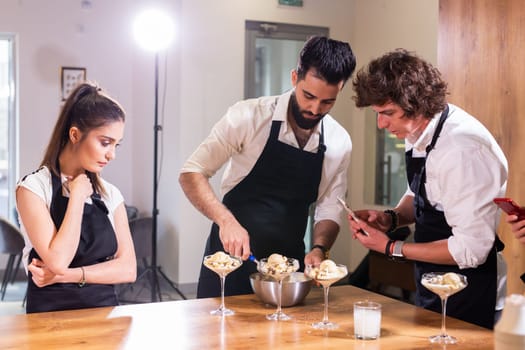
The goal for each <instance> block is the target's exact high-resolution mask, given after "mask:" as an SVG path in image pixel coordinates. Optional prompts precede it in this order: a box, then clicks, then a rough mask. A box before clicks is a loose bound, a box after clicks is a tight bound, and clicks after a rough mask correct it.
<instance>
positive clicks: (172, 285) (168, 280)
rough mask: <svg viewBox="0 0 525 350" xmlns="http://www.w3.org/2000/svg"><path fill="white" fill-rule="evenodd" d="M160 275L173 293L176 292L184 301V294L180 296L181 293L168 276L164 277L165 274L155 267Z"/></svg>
mask: <svg viewBox="0 0 525 350" xmlns="http://www.w3.org/2000/svg"><path fill="white" fill-rule="evenodd" d="M157 269H158V271H159V273H160V275H161V276H162V278H164V279H165V280H166V282H168V284H169V285H170V286H171V288H173V290H174V291H176V292H177V293H178V294H179V295H180V296H181V297H182V299H184V300H186V296H185V295H184V294H182V292H181V291H180V290H179V288H177V287H176V286H175V284H174V283H173V282H172V281H171V280H170V279H169V278H168V276H166V274H164V272H163V271H162V270H161V269H160V266H158V267H157Z"/></svg>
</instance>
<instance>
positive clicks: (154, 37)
mask: <svg viewBox="0 0 525 350" xmlns="http://www.w3.org/2000/svg"><path fill="white" fill-rule="evenodd" d="M173 29H174V28H173V23H172V21H171V18H170V17H169V15H167V12H166V11H161V10H155V9H150V10H147V11H144V12H142V13H141V14H139V16H137V18H136V20H135V23H134V34H135V39H136V40H137V42H138V43H139V45H140V46H142V47H143V48H144V49H146V50H148V51H151V52H155V125H154V150H153V211H152V218H151V219H152V224H151V264H149V265H148V264H146V266H145V269H144V270H143V272H142V273H141V274H140V275H139V276H138V277H137V281H138V280H139V279H141V278H142V277H144V276H146V275H149V276H150V279H149V281H150V284H151V301H152V302H154V301H162V296H161V293H160V285H159V279H160V278H161V277H162V278H164V280H166V282H168V284H169V285H170V286H171V288H173V290H174V291H176V292H177V293H178V294H179V295H180V296H181V297H182V299H186V297H185V296H184V294H182V292H181V291H180V290H179V289H178V288H177V287H176V286H175V284H174V283H173V282H171V281H170V279H169V278H168V277H167V276H166V275H165V274H164V272H162V270H161V268H160V266H158V265H157V216H158V214H159V211H158V209H157V191H158V180H159V179H158V174H157V173H158V143H159V141H158V140H159V138H158V136H159V132H160V131H161V130H162V127H161V126H160V125H159V122H158V119H159V51H160V50H163V49H165V48H167V47H168V45H169V43H170V41H171V39H172V37H173Z"/></svg>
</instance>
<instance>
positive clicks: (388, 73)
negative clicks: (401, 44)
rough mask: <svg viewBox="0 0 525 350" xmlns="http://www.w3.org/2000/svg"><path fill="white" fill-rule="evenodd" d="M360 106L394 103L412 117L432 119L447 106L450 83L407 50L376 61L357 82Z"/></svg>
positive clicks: (356, 91) (360, 71) (396, 51)
mask: <svg viewBox="0 0 525 350" xmlns="http://www.w3.org/2000/svg"><path fill="white" fill-rule="evenodd" d="M352 83H353V89H354V91H355V93H356V95H355V96H354V97H353V99H354V101H355V105H356V107H368V106H372V105H375V106H382V105H384V104H386V103H389V102H392V103H395V104H397V105H398V106H400V107H401V108H402V109H403V111H404V112H405V115H406V116H407V117H409V118H411V117H415V116H416V115H419V114H422V115H423V116H424V117H425V118H428V119H431V118H433V117H434V115H435V114H436V113H439V112H441V111H443V110H444V109H445V107H446V104H447V102H446V95H447V94H448V92H447V83H446V82H445V81H444V80H443V79H442V78H441V73H440V72H439V70H438V69H437V68H435V67H433V66H432V65H431V64H430V63H428V62H426V61H425V60H423V59H421V58H420V57H418V56H417V55H415V54H414V53H411V52H409V51H407V50H405V49H397V50H394V51H391V52H389V53H386V54H385V55H383V56H381V57H379V58H376V59H374V60H372V61H371V62H370V63H369V64H368V65H367V66H365V67H363V68H361V69H360V70H359V72H358V73H357V74H356V77H355V78H354V80H353V82H352Z"/></svg>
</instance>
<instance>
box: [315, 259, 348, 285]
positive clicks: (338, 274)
mask: <svg viewBox="0 0 525 350" xmlns="http://www.w3.org/2000/svg"><path fill="white" fill-rule="evenodd" d="M347 273H348V270H347V269H346V266H343V265H337V264H336V263H335V262H334V261H332V260H330V259H326V260H323V261H322V262H321V264H320V265H319V267H312V268H311V269H309V270H308V276H309V277H311V278H313V279H314V280H316V281H318V282H320V283H322V281H329V282H331V283H333V282H335V281H337V280H340V279H341V278H343V277H345V276H346V274H347Z"/></svg>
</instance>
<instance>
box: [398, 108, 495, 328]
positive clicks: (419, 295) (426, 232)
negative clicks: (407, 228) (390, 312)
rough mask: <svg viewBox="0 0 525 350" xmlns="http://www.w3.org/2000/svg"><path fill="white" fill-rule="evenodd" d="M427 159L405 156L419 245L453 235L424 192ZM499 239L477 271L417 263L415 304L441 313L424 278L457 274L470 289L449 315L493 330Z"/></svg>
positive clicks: (450, 305) (452, 301)
mask: <svg viewBox="0 0 525 350" xmlns="http://www.w3.org/2000/svg"><path fill="white" fill-rule="evenodd" d="M447 116H448V106H447V108H446V109H445V111H444V112H443V113H442V114H441V117H440V119H439V123H438V125H437V127H436V131H435V133H434V136H433V138H432V141H431V143H430V145H429V146H427V149H426V152H427V154H426V157H428V154H429V152H430V151H431V150H432V149H433V148H434V146H435V144H436V142H437V139H438V137H439V134H440V132H441V129H442V127H443V124H444V123H445V120H446V118H447ZM426 157H424V158H413V157H412V150H410V151H408V152H407V153H406V163H407V178H408V181H409V184H410V189H411V190H412V191H413V192H414V194H415V197H414V210H415V218H416V229H415V233H414V241H415V242H416V243H424V242H432V241H438V240H442V239H447V238H448V237H450V236H451V235H452V228H451V227H450V226H449V225H448V224H447V221H446V219H445V215H444V213H443V212H442V211H439V210H437V209H435V208H434V207H433V206H432V205H431V204H430V202H429V200H428V199H427V196H426V191H425V182H426V171H425V162H426ZM500 243H501V242H500V241H499V239H498V237H497V236H496V240H495V242H494V246H493V248H492V249H491V251H490V253H489V255H488V257H487V260H486V261H485V263H484V264H482V265H480V266H478V267H476V268H468V269H460V268H459V267H458V266H457V265H440V264H432V263H426V262H420V261H416V262H415V266H416V269H415V278H416V305H418V306H422V307H424V308H426V309H429V310H433V311H436V312H441V299H440V298H439V297H438V296H437V295H436V294H434V293H432V292H431V291H429V290H428V289H426V288H425V287H424V286H423V285H422V284H421V276H422V275H423V273H425V272H456V273H460V274H463V275H465V276H466V277H467V282H468V286H467V287H466V288H465V289H463V290H462V291H460V292H458V293H457V294H454V295H452V296H451V297H450V298H449V299H448V301H447V316H451V317H455V318H459V319H461V320H464V321H467V322H470V323H474V324H477V325H479V326H482V327H486V328H490V329H491V328H493V326H494V314H495V307H496V289H497V282H496V280H497V261H496V245H497V244H498V246H499V244H500Z"/></svg>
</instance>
